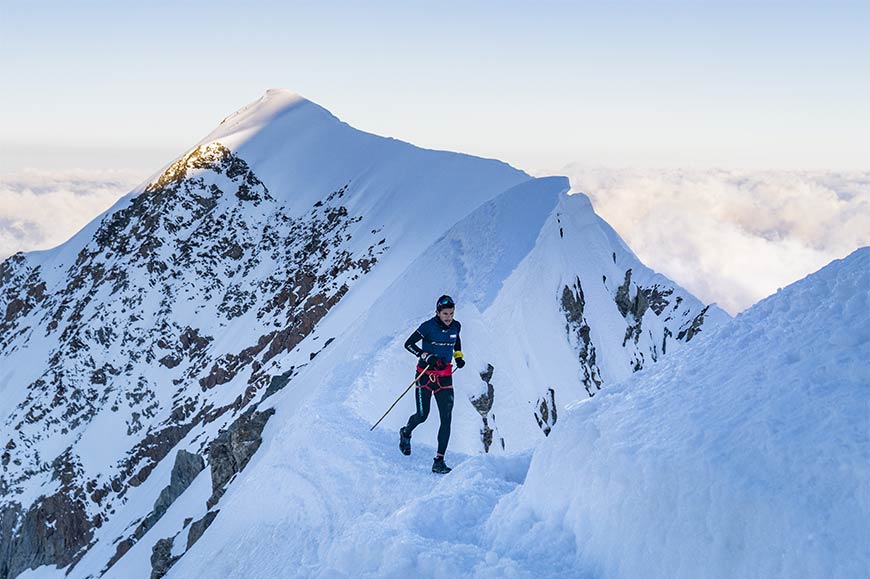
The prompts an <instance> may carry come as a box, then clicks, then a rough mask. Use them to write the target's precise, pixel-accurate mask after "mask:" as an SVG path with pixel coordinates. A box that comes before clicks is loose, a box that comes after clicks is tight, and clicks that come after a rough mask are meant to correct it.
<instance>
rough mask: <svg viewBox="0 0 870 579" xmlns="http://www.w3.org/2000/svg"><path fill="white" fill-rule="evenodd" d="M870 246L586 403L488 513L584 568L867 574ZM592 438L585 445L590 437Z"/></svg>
mask: <svg viewBox="0 0 870 579" xmlns="http://www.w3.org/2000/svg"><path fill="white" fill-rule="evenodd" d="M868 287H870V249H868V248H864V249H861V250H859V251H856V252H855V253H853V254H852V255H850V256H849V257H847V258H846V259H844V260H840V261H835V262H834V263H832V264H831V265H829V266H827V267H825V268H824V269H822V270H821V271H819V272H818V273H816V274H813V275H811V276H809V277H808V278H806V279H803V280H801V281H799V282H797V283H795V284H793V285H792V286H790V287H788V288H786V289H784V290H782V291H780V292H778V293H777V294H775V295H773V296H771V297H770V298H767V299H766V300H764V301H762V302H760V303H759V304H757V305H755V306H754V307H752V308H751V309H749V310H748V311H747V312H745V313H744V314H742V315H740V316H739V317H738V318H737V319H736V320H735V321H734V322H732V323H730V324H728V325H725V326H723V327H722V328H721V329H720V330H719V331H718V332H716V333H715V334H714V335H712V336H709V337H708V338H707V339H706V340H702V341H701V342H700V343H699V344H698V345H697V346H696V347H695V348H693V349H688V350H684V351H683V352H680V353H678V354H676V355H674V356H669V357H666V358H665V359H664V360H663V361H662V362H660V363H659V364H658V365H656V366H653V367H652V368H650V369H649V370H648V371H646V372H642V373H640V374H637V375H636V376H634V377H633V378H632V379H630V380H627V381H626V382H624V383H623V384H621V385H620V386H618V387H616V388H612V389H610V391H609V392H607V393H604V394H602V395H601V396H600V397H596V398H595V399H592V400H589V401H586V402H581V403H579V404H575V405H574V407H573V409H572V410H571V411H569V412H568V413H567V414H566V416H565V418H564V419H563V420H564V422H563V423H561V424H560V427H561V428H559V429H556V431H555V433H554V435H553V436H551V437H550V439H551V440H550V441H549V444H547V445H545V446H542V447H541V448H540V449H539V451H538V452H537V453H536V455H535V457H534V459H533V460H532V464H531V468H530V469H529V473H528V477H527V479H526V482H525V485H524V486H523V487H522V489H521V490H519V491H518V492H517V493H515V494H514V495H513V496H511V497H510V498H509V499H507V500H505V501H504V502H503V503H502V504H500V505H499V507H498V508H497V509H496V512H495V514H494V516H493V517H492V519H491V520H490V521H489V523H488V526H487V529H488V531H489V532H491V533H492V534H493V536H494V538H495V545H496V546H497V547H499V548H500V549H504V550H505V551H506V552H507V553H508V554H510V555H512V556H519V555H520V554H521V549H523V547H524V545H526V544H527V543H526V542H525V541H520V542H519V543H515V540H516V537H517V536H519V535H521V534H522V533H524V532H525V531H526V530H527V529H529V528H536V529H540V532H539V534H537V535H536V540H537V541H542V542H547V541H550V540H556V541H558V540H565V539H567V540H568V541H569V542H571V543H572V544H574V545H576V552H565V553H561V554H560V556H563V557H567V558H569V559H570V562H571V565H572V567H573V568H574V569H575V573H576V574H577V575H578V576H586V575H588V576H594V577H602V578H606V577H667V578H679V577H686V578H696V577H759V578H773V577H781V578H788V579H793V578H799V577H807V578H817V577H832V578H833V577H842V578H856V577H861V576H865V575H866V572H867V570H868V569H870V543H868V542H867V538H868V537H870V501H868V499H870V462H868V460H867V457H868V454H870V442H868V441H870V439H868V430H867V428H868V426H867V425H868V417H870V406H868V387H870V368H868V366H867V360H870V316H868V312H870V290H868ZM581 440H582V441H586V442H585V443H583V444H578V441H581Z"/></svg>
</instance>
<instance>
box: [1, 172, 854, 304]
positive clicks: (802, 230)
mask: <svg viewBox="0 0 870 579" xmlns="http://www.w3.org/2000/svg"><path fill="white" fill-rule="evenodd" d="M537 173H538V174H541V175H544V174H549V175H552V174H563V175H567V176H568V177H570V179H571V184H572V188H573V190H575V191H582V192H583V193H586V194H587V195H589V197H590V198H591V199H592V203H593V205H594V207H595V210H596V211H597V212H598V214H599V215H601V216H602V217H603V218H604V219H605V220H607V222H608V223H610V224H611V225H612V226H613V227H614V229H616V230H617V231H618V232H619V234H620V235H622V237H623V238H624V239H625V240H626V242H627V243H628V244H629V246H631V248H632V249H633V250H634V251H635V253H637V255H638V256H639V257H640V259H641V260H642V261H643V262H644V263H646V264H647V265H649V266H650V267H652V268H653V269H655V270H657V271H661V272H662V273H664V274H665V275H667V276H669V277H670V278H672V279H673V280H674V281H676V282H677V283H679V284H681V285H682V286H683V287H685V288H686V289H688V290H689V291H691V292H692V293H694V294H695V295H697V296H698V297H699V298H701V299H702V300H704V301H707V302H716V303H718V304H719V305H720V306H721V307H723V308H724V309H726V310H727V311H729V312H730V313H732V314H736V313H737V312H740V311H742V310H744V309H746V308H747V307H749V306H750V305H752V304H753V303H755V302H757V301H758V300H760V299H762V298H764V297H766V296H768V295H770V294H772V293H774V292H776V291H777V289H778V288H780V287H783V286H786V285H788V284H790V283H792V282H794V281H796V280H798V279H801V278H802V277H804V276H806V275H808V274H810V273H812V272H814V271H816V270H818V269H820V268H821V267H822V266H824V265H825V264H827V263H829V262H830V261H832V260H834V259H837V258H841V257H844V256H846V255H847V254H849V253H851V252H852V251H853V250H854V249H856V248H858V247H861V246H865V245H870V172H853V173H818V172H758V171H726V170H657V169H612V168H601V167H584V166H581V165H569V166H567V167H564V168H562V169H561V170H558V171H541V172H537ZM142 179H143V175H142V174H141V172H135V171H82V170H78V171H65V172H47V171H33V170H28V171H19V172H15V173H6V174H0V259H5V258H6V257H8V256H10V255H12V254H13V253H15V252H18V251H30V250H35V249H48V248H51V247H54V246H56V245H58V244H60V243H63V242H64V241H65V240H67V239H68V238H69V237H71V236H72V235H73V234H74V233H76V232H77V231H78V230H79V229H81V228H82V227H83V226H84V225H85V224H87V223H88V222H89V221H90V220H91V219H93V218H94V217H96V216H97V215H99V214H100V213H102V212H103V211H105V210H106V209H108V208H109V207H110V206H111V205H112V204H113V203H114V202H115V201H117V200H118V199H119V198H120V197H122V196H123V195H125V194H126V193H128V192H129V191H130V190H132V189H133V187H135V186H136V185H137V184H139V182H140V181H141V180H142ZM578 251H582V248H578Z"/></svg>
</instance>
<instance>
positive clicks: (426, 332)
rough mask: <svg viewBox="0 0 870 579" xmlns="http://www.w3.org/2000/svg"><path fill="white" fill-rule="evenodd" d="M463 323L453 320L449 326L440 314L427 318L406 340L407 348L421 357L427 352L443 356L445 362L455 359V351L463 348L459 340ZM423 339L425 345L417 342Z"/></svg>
mask: <svg viewBox="0 0 870 579" xmlns="http://www.w3.org/2000/svg"><path fill="white" fill-rule="evenodd" d="M461 329H462V324H460V323H459V322H457V321H456V320H453V321H452V322H451V323H450V325H449V326H445V325H444V323H443V322H441V320H439V319H438V316H433V317H432V318H430V319H428V320H426V321H425V322H423V323H422V324H420V327H419V328H417V331H416V332H414V333H413V334H411V336H410V337H409V338H408V339H407V340H405V349H406V350H408V351H409V352H411V353H412V354H414V355H415V356H417V357H419V356H421V355H422V354H423V352H426V353H427V354H435V355H436V356H438V357H439V358H442V359H443V360H444V362H445V363H450V362H451V361H452V360H453V352H454V351H461V350H462V342H461V341H460V340H459V331H460V330H461ZM420 340H423V347H422V348H421V347H419V346H417V342H419V341H420Z"/></svg>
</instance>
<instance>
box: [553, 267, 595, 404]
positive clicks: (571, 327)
mask: <svg viewBox="0 0 870 579" xmlns="http://www.w3.org/2000/svg"><path fill="white" fill-rule="evenodd" d="M561 303H562V311H563V312H564V313H565V320H566V323H565V332H566V333H567V334H568V341H569V342H570V343H571V345H572V346H574V348H575V349H576V350H577V356H578V357H579V359H580V368H581V372H582V376H581V377H580V381H581V382H582V384H583V387H584V388H585V389H586V393H587V394H589V396H590V397H592V396H595V392H597V391H598V390H601V385H602V384H603V380H602V379H601V372H600V370H599V369H598V363H597V360H596V353H595V344H593V343H592V337H591V335H590V333H591V329H590V327H589V324H588V323H587V322H586V318H585V317H584V315H583V314H584V309H585V308H586V299H585V297H584V295H583V287H582V286H581V285H580V278H579V277H578V278H577V279H576V281H575V282H574V284H573V288H572V287H568V286H565V287H564V289H563V290H562V302H561Z"/></svg>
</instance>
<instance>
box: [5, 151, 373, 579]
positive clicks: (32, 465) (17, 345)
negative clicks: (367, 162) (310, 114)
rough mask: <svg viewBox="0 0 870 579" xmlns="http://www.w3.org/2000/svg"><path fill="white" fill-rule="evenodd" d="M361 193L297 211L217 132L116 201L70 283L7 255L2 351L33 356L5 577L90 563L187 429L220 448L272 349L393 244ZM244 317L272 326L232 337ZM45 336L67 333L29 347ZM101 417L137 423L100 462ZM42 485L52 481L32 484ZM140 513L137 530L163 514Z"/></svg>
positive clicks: (258, 386)
mask: <svg viewBox="0 0 870 579" xmlns="http://www.w3.org/2000/svg"><path fill="white" fill-rule="evenodd" d="M349 195H352V189H351V188H350V187H347V186H346V187H343V188H341V189H339V190H336V191H333V192H325V194H324V196H323V198H322V200H321V201H318V202H317V203H315V204H314V205H313V206H312V207H311V208H310V210H309V212H308V214H307V215H304V216H302V217H299V218H292V217H290V216H289V215H288V212H287V211H286V210H285V209H284V208H283V207H282V206H281V204H279V203H278V202H277V201H276V200H275V198H274V197H273V196H272V195H271V194H270V192H269V190H268V189H267V187H266V186H265V185H264V184H263V183H262V181H261V180H260V179H259V178H258V177H257V175H256V174H255V173H254V172H253V171H252V169H251V168H250V167H249V166H248V164H247V163H246V162H245V161H244V160H243V159H241V158H240V157H239V156H238V155H236V154H234V153H233V152H231V151H230V150H229V149H227V148H226V147H224V146H223V145H221V144H220V143H217V142H215V143H211V144H208V145H204V146H200V147H197V148H196V149H194V150H193V151H191V152H190V153H188V154H187V155H185V156H184V157H182V158H181V159H179V160H178V161H177V162H175V163H174V164H172V166H170V167H169V168H168V169H167V170H166V171H165V172H164V173H163V174H162V175H161V176H160V177H159V178H158V179H157V180H156V181H155V182H153V183H151V184H150V185H148V186H147V187H146V188H145V190H144V191H143V192H142V193H141V194H139V195H137V196H135V197H133V198H132V199H131V200H129V202H128V203H127V204H126V205H125V206H122V207H120V208H119V209H117V210H115V211H113V212H111V213H109V214H107V216H106V217H105V218H104V219H103V220H102V222H101V223H100V224H99V227H98V229H97V230H96V233H95V234H94V236H93V238H92V239H91V240H90V241H89V242H88V243H87V244H86V245H85V246H84V247H83V248H82V249H81V250H80V251H79V253H78V255H77V257H76V259H75V261H74V263H73V264H72V265H71V266H70V267H69V269H68V271H66V272H65V275H64V276H63V279H64V281H63V282H62V283H58V284H56V285H54V286H53V287H51V286H50V285H49V281H48V277H47V276H46V275H45V272H43V271H41V267H42V266H41V265H39V264H34V263H31V261H30V260H29V259H28V258H27V257H26V256H24V255H22V254H17V255H15V256H12V257H10V258H9V259H7V260H6V261H5V262H4V263H3V264H2V266H0V312H3V317H2V319H0V356H2V357H3V358H4V359H5V360H7V361H8V363H10V364H20V367H21V369H20V370H18V371H16V374H15V378H16V380H22V381H24V382H25V384H26V388H25V389H24V390H25V391H26V396H25V397H24V399H23V400H21V401H20V402H19V403H18V404H17V405H15V407H14V408H13V409H12V411H11V412H9V413H8V414H7V415H6V416H5V417H3V420H4V423H3V431H4V432H5V433H8V434H7V436H8V440H4V441H2V446H3V452H2V455H0V466H2V477H0V487H2V488H0V491H2V498H0V531H2V533H0V578H2V579H6V578H7V577H15V576H16V575H18V574H19V573H20V572H21V571H23V570H24V569H27V568H35V567H36V566H39V565H42V564H56V565H59V566H61V567H63V566H67V565H74V564H75V562H76V561H77V560H78V559H79V558H80V557H81V556H82V555H84V554H85V553H86V552H87V551H88V549H89V548H90V547H91V546H92V543H91V540H92V535H93V533H92V531H93V529H95V528H99V527H100V526H101V525H102V524H103V523H104V522H105V521H107V520H109V518H111V517H112V514H113V513H114V512H115V511H116V509H117V508H118V507H120V506H121V505H123V504H124V503H125V502H126V498H125V495H126V494H127V493H128V491H129V489H131V488H134V487H137V486H139V485H141V484H142V483H143V482H145V481H146V480H147V479H148V478H149V476H151V474H152V472H153V471H154V469H155V468H156V467H157V466H158V465H159V464H160V463H161V462H162V461H163V460H164V458H166V457H167V456H168V455H169V453H170V452H171V451H172V450H173V449H174V448H176V447H178V446H179V443H182V441H186V442H184V443H183V446H184V448H180V449H179V452H187V453H189V454H191V455H198V456H204V455H206V454H207V450H208V449H210V448H213V446H212V444H213V441H214V440H215V439H214V436H215V435H214V434H212V433H214V432H215V431H216V430H220V429H221V428H225V427H226V425H228V424H230V423H232V422H234V421H235V420H236V419H237V418H238V417H239V416H241V415H243V414H244V412H245V411H246V409H248V408H249V407H250V406H251V404H252V402H254V401H255V400H256V399H257V398H259V397H262V395H263V392H264V391H265V390H266V389H267V388H268V387H269V385H270V384H271V383H272V378H273V376H272V375H271V374H270V373H269V366H270V361H273V360H274V359H275V358H276V357H277V356H279V355H280V354H282V353H286V352H289V351H291V350H292V349H293V348H295V347H296V346H297V345H298V344H299V343H300V342H301V341H302V340H303V339H304V338H305V337H306V336H308V335H310V334H311V333H312V331H313V330H314V328H315V326H316V324H317V322H318V321H319V320H320V319H322V318H323V316H325V315H326V313H327V312H328V311H329V310H330V309H331V308H332V307H333V306H334V305H335V304H336V303H338V301H339V300H341V298H342V297H343V296H344V295H345V294H346V293H347V292H348V290H349V288H350V287H351V286H352V285H353V284H354V282H355V281H357V280H358V279H359V278H360V277H362V276H364V275H365V274H366V273H368V272H369V271H370V270H371V268H372V267H373V266H374V265H375V264H376V262H377V260H378V256H379V255H381V254H382V253H383V252H384V251H386V250H387V249H388V245H387V244H386V240H385V239H384V238H382V237H378V236H376V235H375V232H374V231H363V232H360V231H359V227H358V223H359V222H360V221H361V220H362V218H363V217H362V216H360V215H356V216H354V215H350V214H349V211H348V209H347V207H346V206H345V205H344V204H343V200H344V199H345V198H346V197H347V196H349ZM258 330H259V331H258ZM227 334H238V335H245V336H256V337H255V338H254V339H252V340H251V341H250V343H249V345H247V346H246V347H242V348H238V349H236V348H234V349H232V350H226V349H225V348H226V347H225V346H221V345H220V344H221V343H225V342H226V341H225V340H223V339H222V337H223V336H224V335H227ZM35 339H39V340H40V341H41V343H44V344H50V346H49V347H48V348H47V350H45V351H41V349H40V348H35V349H34V348H30V349H29V345H30V342H31V340H35ZM155 369H159V370H157V371H156V370H155ZM285 379H286V382H289V380H291V379H292V378H291V377H290V376H285ZM286 382H285V384H286ZM95 420H99V421H101V424H105V425H107V427H108V428H109V430H110V431H111V432H112V433H113V436H115V435H117V436H119V438H120V439H121V440H122V441H123V442H121V443H116V444H113V447H114V448H115V449H117V450H116V452H117V454H116V455H115V457H114V459H113V460H112V461H111V466H109V468H101V469H100V471H95V470H93V469H90V468H88V467H87V464H89V463H90V462H91V460H92V459H91V458H90V455H92V454H95V453H97V452H98V449H99V447H100V441H95V440H92V439H91V438H89V437H88V436H87V427H88V425H90V424H91V423H92V422H93V421H95ZM55 448H59V449H60V452H58V451H54V450H53V449H55ZM210 460H212V459H211V458H210ZM83 463H86V464H84V465H83ZM215 464H216V463H215V462H212V470H214V469H215ZM242 466H243V465H237V467H238V468H241V467H242ZM176 482H177V481H176ZM224 482H226V481H224ZM188 484H189V483H188ZM171 486H172V485H170V487H171ZM33 488H44V489H46V492H45V493H44V494H42V495H41V496H39V497H36V498H35V500H32V499H31V498H28V497H29V494H28V489H33ZM171 494H175V493H174V491H173V492H172V493H170V495H171ZM164 498H165V499H166V500H168V499H169V498H171V497H170V496H169V495H167V497H164ZM164 502H166V501H164ZM168 502H169V503H170V504H171V500H169V501H168ZM167 507H168V505H167V504H162V505H159V506H158V505H155V510H154V511H153V512H152V515H153V514H154V513H157V512H158V511H159V510H161V509H163V510H165V508H167ZM158 518H159V517H158ZM132 528H139V529H140V531H139V532H137V531H134V532H132V533H131V535H130V537H133V538H134V539H135V537H136V535H137V534H138V535H140V536H141V535H142V534H144V532H145V531H147V521H142V522H139V523H137V524H135V525H132ZM125 541H128V542H129V541H130V538H129V537H128V539H125ZM124 545H125V543H124V542H123V541H122V543H121V544H120V546H119V552H120V554H121V556H123V553H122V551H124ZM127 548H129V545H127ZM116 560H117V559H115V560H114V561H111V563H114V562H115V561H116ZM109 563H110V562H109V561H107V564H109ZM110 566H111V565H108V566H107V568H109V567H110Z"/></svg>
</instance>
